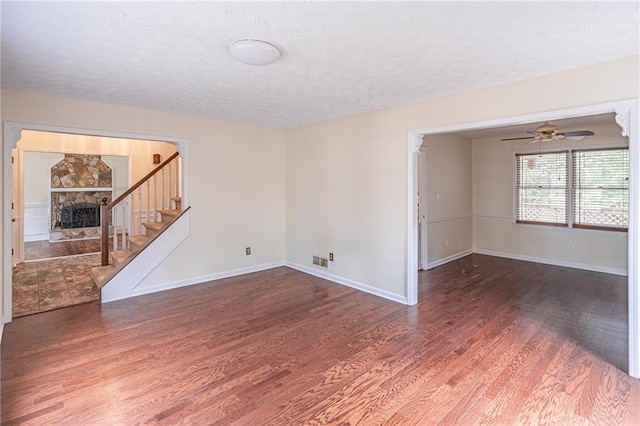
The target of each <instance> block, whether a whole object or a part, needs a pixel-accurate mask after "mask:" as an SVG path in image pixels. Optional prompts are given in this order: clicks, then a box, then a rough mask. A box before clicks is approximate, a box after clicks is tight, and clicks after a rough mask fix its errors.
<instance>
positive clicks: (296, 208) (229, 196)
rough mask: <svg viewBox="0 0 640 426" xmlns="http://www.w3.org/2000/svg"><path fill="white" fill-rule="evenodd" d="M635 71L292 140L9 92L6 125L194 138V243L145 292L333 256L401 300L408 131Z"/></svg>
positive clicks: (631, 90) (577, 97)
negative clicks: (190, 280) (215, 275)
mask: <svg viewBox="0 0 640 426" xmlns="http://www.w3.org/2000/svg"><path fill="white" fill-rule="evenodd" d="M638 73H639V69H638V56H634V57H628V58H623V59H620V60H615V61H610V62H607V63H602V64H596V65H592V66H588V67H584V68H580V69H575V70H568V71H564V72H560V73H555V74H551V75H548V76H543V77H538V78H534V79H529V80H525V81H520V82H514V83H510V84H505V85H501V86H496V87H491V88H486V89H482V90H477V91H473V92H467V93H461V94H456V95H452V96H449V97H446V98H439V99H433V100H429V101H425V102H419V103H412V104H408V105H404V106H401V107H397V108H391V109H385V110H381V111H375V112H371V113H368V114H362V115H358V116H355V117H350V118H345V119H340V120H333V121H330V122H327V123H323V124H318V125H314V126H308V127H304V128H299V129H292V130H287V131H282V130H276V129H268V128H261V127H254V126H247V125H241V124H235V123H229V122H223V121H217V120H211V119H204V118H198V117H190V116H184V115H178V114H169V113H162V112H154V111H147V110H142V109H135V108H127V107H119V106H114V105H107V104H98V103H91V102H81V101H74V100H69V99H63V98H58V97H50V96H44V95H37V94H30V93H24V92H17V91H13V90H6V89H5V90H3V91H2V94H1V95H2V119H3V120H4V121H20V122H33V123H39V124H50V125H56V126H69V127H76V128H88V129H104V130H112V131H120V132H132V133H143V134H154V135H162V136H175V137H183V138H187V139H188V140H189V159H190V160H189V161H190V164H189V180H190V197H191V198H190V199H191V205H192V207H193V212H192V215H191V218H192V223H191V237H189V239H188V240H187V241H185V243H183V244H182V245H181V246H180V247H179V248H178V249H177V250H176V251H175V252H174V253H173V254H172V255H171V256H170V257H169V259H168V260H167V261H166V262H165V263H164V264H163V265H162V266H161V267H160V268H158V269H157V270H156V271H154V273H152V275H151V276H150V277H148V278H147V280H145V282H144V283H143V284H144V285H154V284H161V283H170V282H174V281H179V280H183V279H188V278H194V277H198V276H203V275H207V274H212V273H215V272H220V271H229V270H234V269H238V268H243V267H249V266H252V265H260V264H268V263H270V262H277V261H281V260H282V259H283V258H285V259H286V260H287V261H289V262H292V263H296V264H300V265H303V266H307V267H312V265H311V259H312V255H314V254H325V255H326V254H327V253H328V252H329V251H332V252H334V253H335V259H336V260H335V262H333V263H332V264H331V269H330V270H329V272H330V273H332V274H334V275H335V276H337V277H340V278H343V279H347V280H352V281H355V282H359V283H362V284H364V285H367V286H370V287H372V288H374V289H380V290H386V291H388V292H391V293H393V294H396V295H400V296H404V295H405V292H406V262H407V253H406V245H407V244H406V243H407V242H406V239H407V236H406V230H407V213H408V212H407V173H408V164H407V132H408V131H410V130H414V129H421V128H432V127H439V126H447V125H453V124H458V123H468V122H476V121H482V120H489V119H496V118H502V117H508V116H517V115H524V114H530V113H535V112H543V111H550V110H557V109H563V108H571V107H576V106H582V105H591V104H598V103H604V102H610V101H616V100H621V99H629V98H636V97H638V95H639V90H638ZM427 83H428V82H427ZM550 93H552V94H553V95H552V96H550V95H549V94H550ZM285 148H286V150H285ZM285 153H286V158H285ZM285 168H286V178H285ZM283 182H284V185H283ZM285 195H286V197H285ZM285 200H286V208H285ZM285 220H286V232H285ZM285 235H286V255H285V251H284V247H285V240H284V236H285ZM247 245H251V246H252V247H253V253H254V254H253V255H252V256H245V255H244V247H245V246H247Z"/></svg>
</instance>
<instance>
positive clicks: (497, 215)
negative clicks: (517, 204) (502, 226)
mask: <svg viewBox="0 0 640 426" xmlns="http://www.w3.org/2000/svg"><path fill="white" fill-rule="evenodd" d="M473 217H483V218H484V217H486V218H490V219H509V221H511V222H513V217H512V216H511V215H510V214H500V213H476V212H473Z"/></svg>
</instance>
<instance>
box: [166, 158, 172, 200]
mask: <svg viewBox="0 0 640 426" xmlns="http://www.w3.org/2000/svg"><path fill="white" fill-rule="evenodd" d="M172 164H173V161H172V162H171V163H169V164H167V171H168V172H169V198H168V202H169V208H171V199H172V198H173V191H172V188H173V181H172V180H171V165H172Z"/></svg>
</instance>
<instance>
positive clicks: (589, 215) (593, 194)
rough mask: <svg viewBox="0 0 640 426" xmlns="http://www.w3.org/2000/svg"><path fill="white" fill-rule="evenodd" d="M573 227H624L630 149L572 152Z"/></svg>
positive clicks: (619, 228)
mask: <svg viewBox="0 0 640 426" xmlns="http://www.w3.org/2000/svg"><path fill="white" fill-rule="evenodd" d="M573 222H574V225H573V226H574V227H576V228H591V229H615V230H621V231H623V230H626V229H627V227H628V224H629V150H628V149H624V148H623V149H620V148H618V149H606V150H602V149H599V150H579V151H574V152H573Z"/></svg>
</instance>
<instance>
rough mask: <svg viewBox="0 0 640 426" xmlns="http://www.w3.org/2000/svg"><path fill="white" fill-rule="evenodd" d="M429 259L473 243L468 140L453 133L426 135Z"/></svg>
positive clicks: (453, 253)
mask: <svg viewBox="0 0 640 426" xmlns="http://www.w3.org/2000/svg"><path fill="white" fill-rule="evenodd" d="M422 146H423V147H426V148H427V223H428V244H429V246H428V251H427V253H428V260H429V265H433V264H434V263H437V262H439V261H442V260H443V259H447V258H451V257H453V256H456V255H457V254H460V253H463V252H466V251H469V250H471V249H472V246H473V231H472V225H473V219H472V215H471V213H472V209H471V204H472V183H471V140H470V139H468V138H464V137H461V136H454V135H428V136H425V137H424V139H423V143H422Z"/></svg>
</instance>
